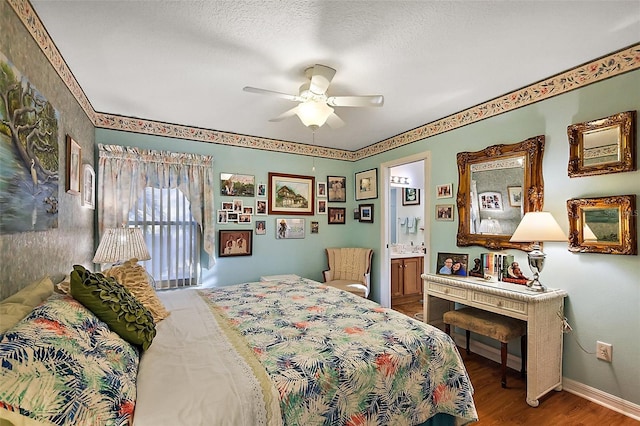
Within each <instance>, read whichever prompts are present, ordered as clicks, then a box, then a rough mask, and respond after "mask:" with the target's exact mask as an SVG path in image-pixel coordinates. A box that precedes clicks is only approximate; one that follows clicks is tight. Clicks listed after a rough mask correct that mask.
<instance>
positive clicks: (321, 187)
mask: <svg viewBox="0 0 640 426" xmlns="http://www.w3.org/2000/svg"><path fill="white" fill-rule="evenodd" d="M316 197H318V198H327V182H318V183H317V186H316Z"/></svg>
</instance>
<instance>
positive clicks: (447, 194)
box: [436, 183, 453, 198]
mask: <svg viewBox="0 0 640 426" xmlns="http://www.w3.org/2000/svg"><path fill="white" fill-rule="evenodd" d="M452 188H453V184H451V183H445V184H444V185H437V186H436V198H451V197H453V190H452Z"/></svg>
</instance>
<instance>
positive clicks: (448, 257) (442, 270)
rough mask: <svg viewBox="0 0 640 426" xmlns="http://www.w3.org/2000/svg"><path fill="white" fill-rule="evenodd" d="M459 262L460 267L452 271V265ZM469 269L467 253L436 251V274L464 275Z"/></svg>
mask: <svg viewBox="0 0 640 426" xmlns="http://www.w3.org/2000/svg"><path fill="white" fill-rule="evenodd" d="M458 262H459V263H460V264H461V267H460V268H459V269H456V271H453V270H452V268H453V265H454V264H455V263H458ZM468 270H469V255H468V254H467V253H446V252H445V253H438V259H437V262H436V274H437V275H451V276H461V277H466V276H467V271H468Z"/></svg>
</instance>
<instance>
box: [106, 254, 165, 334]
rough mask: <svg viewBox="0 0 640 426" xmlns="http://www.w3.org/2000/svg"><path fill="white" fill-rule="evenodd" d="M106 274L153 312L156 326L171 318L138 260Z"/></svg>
mask: <svg viewBox="0 0 640 426" xmlns="http://www.w3.org/2000/svg"><path fill="white" fill-rule="evenodd" d="M104 274H105V275H106V276H107V277H113V278H115V279H116V280H117V281H118V282H119V283H120V284H122V285H123V286H125V287H126V288H127V290H129V292H131V294H133V297H135V298H136V299H138V302H140V303H142V304H143V305H144V307H145V308H147V309H148V310H149V312H151V315H152V316H153V321H154V322H155V323H156V324H157V323H158V322H160V321H162V320H163V319H165V318H166V317H168V316H169V311H167V309H166V308H165V307H164V305H163V304H162V302H161V301H160V299H158V296H157V295H156V292H155V290H154V289H153V287H151V284H149V275H148V274H147V271H146V270H145V269H144V267H143V266H142V265H139V264H138V259H136V258H133V259H131V260H127V261H126V262H124V263H123V264H122V265H118V266H114V267H113V268H111V269H107V270H106V271H104Z"/></svg>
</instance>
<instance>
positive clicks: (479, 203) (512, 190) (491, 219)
mask: <svg viewBox="0 0 640 426" xmlns="http://www.w3.org/2000/svg"><path fill="white" fill-rule="evenodd" d="M523 184H524V156H522V155H521V156H517V157H513V158H505V159H500V160H495V161H487V162H484V163H476V164H472V165H471V190H470V195H471V197H470V205H471V215H470V216H469V220H470V224H469V226H470V232H471V233H472V234H494V235H512V234H513V232H514V231H515V229H516V227H517V226H518V223H520V219H522V216H523V212H522V185H523Z"/></svg>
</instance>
